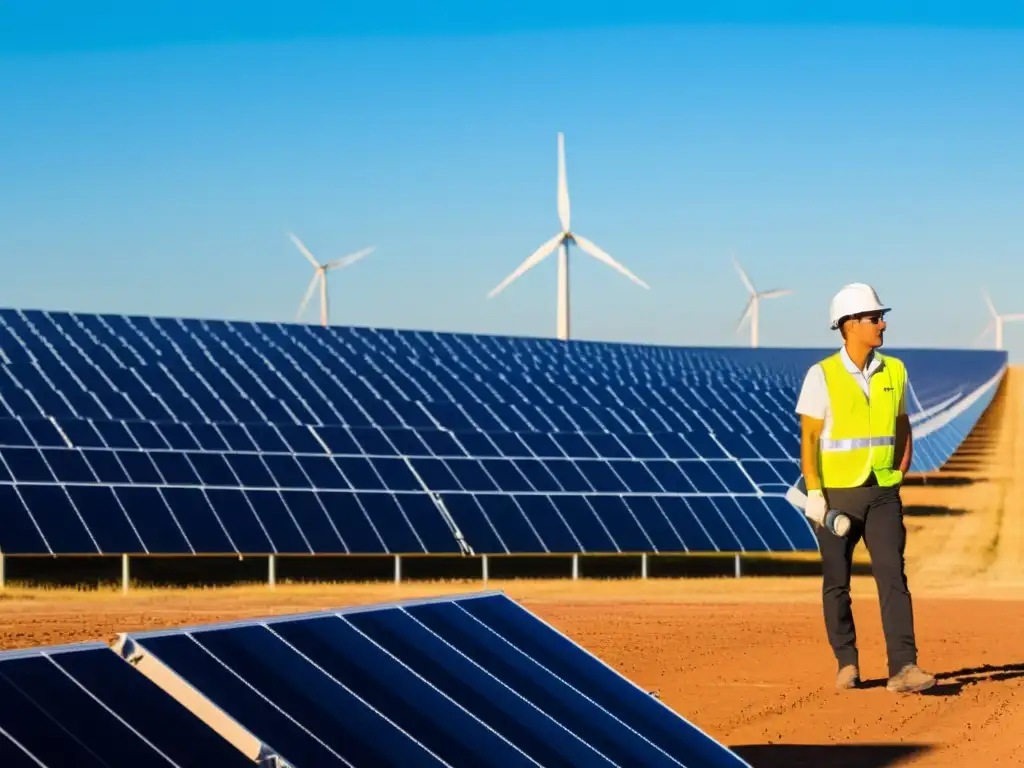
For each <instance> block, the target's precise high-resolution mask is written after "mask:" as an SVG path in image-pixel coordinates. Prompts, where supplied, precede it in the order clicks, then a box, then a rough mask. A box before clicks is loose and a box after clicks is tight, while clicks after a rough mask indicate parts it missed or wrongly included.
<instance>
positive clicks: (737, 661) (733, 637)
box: [0, 370, 1024, 768]
mask: <svg viewBox="0 0 1024 768" xmlns="http://www.w3.org/2000/svg"><path fill="white" fill-rule="evenodd" d="M1022 395H1024V372H1022V371H1020V370H1012V371H1011V372H1010V375H1009V377H1008V380H1007V383H1006V386H1005V387H1004V389H1003V392H1002V394H1001V395H1000V397H999V398H998V400H997V402H996V404H995V405H994V406H993V409H991V410H990V412H989V414H988V415H987V416H986V418H985V419H983V421H982V423H981V424H980V425H979V427H978V429H977V430H976V431H975V433H974V435H972V437H971V438H970V439H969V440H968V442H967V443H965V445H964V447H963V448H962V450H961V451H960V452H959V453H958V455H957V456H956V457H954V460H953V461H952V462H951V463H950V467H949V471H948V472H945V473H943V475H942V476H941V477H934V478H930V479H929V482H928V484H926V485H923V486H917V485H908V486H907V487H905V488H904V490H903V499H904V504H905V505H906V523H907V527H908V530H909V543H908V551H907V569H908V575H909V579H910V585H911V589H912V591H913V594H914V609H915V614H916V624H917V633H918V646H919V649H920V662H921V664H922V666H924V667H925V668H926V669H929V670H931V671H933V672H934V673H936V674H937V675H938V677H939V685H938V686H936V688H935V689H933V691H931V692H929V693H928V694H925V695H917V696H896V695H893V694H890V693H889V692H887V691H886V690H885V680H884V678H885V672H886V669H885V654H884V650H885V649H884V643H883V639H882V632H881V623H880V618H879V611H878V604H877V601H876V599H875V592H874V585H873V582H872V580H871V578H870V576H867V577H858V578H856V579H855V581H854V587H853V591H854V603H855V605H854V610H855V616H856V619H857V622H858V623H857V629H858V635H859V642H860V645H861V661H862V665H863V669H862V674H863V675H864V676H865V678H866V679H867V680H868V681H869V684H868V686H867V687H866V688H864V689H861V690H856V691H836V690H835V689H834V688H833V677H834V672H835V666H834V662H833V659H832V656H831V653H830V651H829V649H828V646H827V644H826V639H825V631H824V627H823V624H822V619H821V607H820V592H819V589H820V584H819V581H818V579H816V578H789V579H782V578H756V577H755V578H745V579H739V580H736V579H690V580H675V579H672V580H668V579H664V580H663V579H651V580H648V581H646V582H645V581H639V580H630V581H626V580H622V581H587V580H585V579H584V580H581V581H578V582H572V581H545V582H542V581H508V582H498V581H492V582H491V583H490V584H489V585H488V587H489V588H491V589H503V590H504V591H505V592H506V593H507V594H508V595H510V596H511V597H513V598H515V599H517V600H520V601H521V602H522V603H523V604H524V605H525V606H527V607H528V608H530V609H531V610H532V611H534V612H535V613H536V614H537V615H539V616H541V617H542V618H544V619H546V620H548V621H550V622H551V623H552V624H553V625H554V626H556V627H557V628H559V629H561V630H562V631H563V632H565V633H566V634H567V635H569V636H570V637H572V638H573V639H574V640H576V641H577V642H579V643H580V644H582V645H583V646H585V647H586V648H588V649H590V650H591V651H593V652H594V653H596V654H597V655H598V656H599V657H601V658H602V659H604V660H605V661H606V662H607V663H609V664H610V665H612V666H613V667H615V668H616V669H618V670H619V671H621V672H622V673H624V674H625V675H627V676H628V677H630V678H631V679H632V680H634V681H635V682H637V683H638V684H639V685H641V686H643V687H644V688H646V689H648V690H653V691H656V692H657V693H658V695H659V696H660V697H661V699H662V700H663V701H664V702H665V703H666V704H667V705H668V706H670V707H672V708H673V709H674V710H676V711H677V712H678V713H680V714H681V715H682V716H684V717H685V718H687V719H688V720H690V721H691V722H693V723H695V724H696V725H698V726H700V727H701V728H703V729H704V730H705V731H707V732H708V733H709V734H710V735H711V736H713V737H714V738H716V739H718V740H720V741H722V742H723V743H725V744H728V745H729V746H731V747H733V748H735V749H736V750H737V751H738V752H739V753H740V754H741V755H742V756H743V757H745V758H746V759H747V760H748V761H749V762H750V763H752V764H753V765H755V766H804V765H807V766H811V765H814V766H821V765H830V766H865V767H867V766H870V767H872V768H877V767H880V766H896V765H900V766H904V765H906V766H915V767H917V766H921V767H922V768H923V767H924V766H957V765H978V766H980V765H1024V526H1022V525H1021V515H1022V510H1024V498H1022V497H1024V483H1021V482H1018V480H1017V478H1018V477H1022V473H1021V471H1020V469H1021V464H1022V462H1024V430H1022V429H1021V428H1020V427H1021V417H1022V413H1021V399H1022ZM862 554H864V553H863V552H862ZM481 588H482V585H481V584H480V582H472V581H467V582H450V583H444V584H442V583H426V584H425V583H420V584H416V583H407V584H403V585H398V586H396V585H391V584H388V585H378V584H367V585H334V586H330V585H326V586H294V587H291V586H278V588H277V589H276V590H274V591H270V590H268V589H267V588H255V587H240V588H224V589H216V590H189V591H156V590H139V591H136V592H133V593H130V594H128V595H121V594H119V593H116V592H109V593H107V592H73V591H70V590H53V591H41V590H36V591H24V590H18V589H8V590H7V591H6V592H3V593H0V647H3V648H23V647H27V646H31V645H40V644H56V643H67V642H77V641H83V640H112V639H113V637H114V635H115V633H117V632H119V631H129V630H139V629H152V628H157V627H169V626H182V625H190V624H198V623H205V622H209V621H214V620H220V619H228V618H244V617H255V616H267V615H273V614H278V613H291V612H297V611H304V610H313V609H317V608H330V607H340V606H344V605H352V604H357V603H368V602H377V601H383V600H393V599H401V598H409V597H417V596H424V595H434V594H444V593H461V592H471V591H475V590H477V589H481Z"/></svg>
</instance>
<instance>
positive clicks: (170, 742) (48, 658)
mask: <svg viewBox="0 0 1024 768" xmlns="http://www.w3.org/2000/svg"><path fill="white" fill-rule="evenodd" d="M0 755H2V757H3V763H4V765H5V766H6V765H19V766H20V765H25V766H35V767H36V768H38V766H54V767H56V766H68V765H74V766H76V768H78V767H79V766H81V768H90V767H91V766H96V767H97V768H99V767H100V766H103V768H116V767H117V766H141V765H145V766H196V768H198V767H199V766H208V765H217V766H246V765H248V766H252V765H253V761H252V760H250V759H249V758H248V757H246V755H245V754H243V753H242V752H241V751H239V750H238V749H236V748H235V747H234V746H232V745H231V744H230V743H229V742H228V741H226V740H225V739H224V738H223V737H222V736H220V735H219V734H218V733H217V732H215V731H213V730H212V729H210V728H209V727H208V726H207V725H205V724H204V723H203V722H202V721H201V720H200V719H199V718H197V717H196V716H195V715H194V714H192V713H191V712H189V711H188V710H187V709H186V708H185V707H183V706H182V705H180V704H179V703H178V702H176V701H175V700H174V699H172V698H171V697H170V696H168V695H167V694H166V693H164V691H162V690H161V689H160V688H159V687H158V686H157V685H155V684H154V683H153V682H152V681H150V680H148V679H147V678H146V677H144V676H143V675H140V674H139V673H138V672H137V671H136V670H134V669H133V668H132V667H131V666H130V665H129V664H127V663H125V661H123V660H122V659H121V658H119V657H118V655H117V654H116V653H113V652H112V651H111V649H110V648H109V647H107V646H106V645H103V644H102V643H83V644H81V645H73V646H60V647H52V648H35V649H30V650H24V651H8V652H4V653H0Z"/></svg>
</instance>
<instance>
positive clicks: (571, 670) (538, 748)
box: [0, 593, 749, 768]
mask: <svg viewBox="0 0 1024 768" xmlns="http://www.w3.org/2000/svg"><path fill="white" fill-rule="evenodd" d="M0 754H2V755H3V762H4V764H5V765H10V766H19V768H20V766H44V767H46V768H50V767H54V768H56V767H57V766H71V765H73V766H75V767H76V768H100V767H101V766H102V768H121V766H124V767H125V768H127V767H128V766H132V768H135V767H136V766H161V765H167V766H197V767H198V766H224V767H225V768H226V767H227V766H236V765H237V766H242V765H253V764H257V763H258V764H260V765H264V766H269V765H270V764H271V762H275V764H276V765H278V766H282V768H285V767H298V766H332V765H338V766H356V767H357V768H362V766H374V768H376V767H378V766H394V768H398V767H399V766H402V767H403V768H404V767H405V766H424V768H427V767H429V766H435V765H437V766H441V765H445V766H453V767H458V768H461V767H462V766H466V767H467V768H469V767H470V766H472V768H478V767H480V766H502V767H503V768H504V767H505V766H566V768H568V767H570V766H580V767H581V768H582V767H584V766H586V767H588V768H589V766H623V767H624V768H627V767H628V768H632V766H640V765H643V766H650V767H651V768H661V767H663V766H664V767H666V768H667V767H668V766H672V767H673V768H678V767H679V766H707V767H708V768H738V767H739V766H747V763H746V762H744V761H743V760H742V759H741V758H739V757H738V756H737V755H736V754H735V753H733V752H732V751H730V750H728V749H727V748H725V747H723V746H721V745H720V744H718V743H717V742H715V741H714V740H713V739H711V738H710V737H709V736H707V734H705V733H704V732H702V731H701V730H700V729H698V728H697V727H695V726H694V725H693V724H691V723H690V722H688V721H687V720H685V719H684V718H683V717H681V716H679V715H678V714H676V713H675V712H673V711H672V710H670V709H669V708H668V707H666V706H664V705H663V704H662V703H660V702H659V701H658V700H657V699H655V698H654V697H652V696H650V695H649V694H647V693H645V692H644V691H643V690H642V689H640V688H639V687H637V686H636V685H635V684H634V683H632V682H631V681H629V680H628V679H626V678H625V677H623V676H622V675H620V674H619V673H617V672H615V671H614V670H613V669H612V668H611V667H609V666H608V665H606V664H605V663H603V662H602V661H600V660H599V659H598V658H596V657H595V656H593V655H591V654H590V653H588V652H587V651H585V650H584V649H583V648H581V647H580V646H578V645H576V644H575V643H573V642H572V641H571V640H569V639H568V638H567V637H565V636H564V635H563V634H561V633H559V632H558V631H556V630H555V629H553V628H552V627H550V626H549V625H547V624H546V623H544V622H542V621H541V620H539V619H538V618H537V617H536V616H534V615H533V614H531V613H530V612H528V611H526V610H525V609H523V608H522V607H520V606H519V605H517V604H516V603H514V602H513V601H511V600H509V599H508V598H507V597H505V596H504V595H501V594H494V593H481V594H477V595H469V596H463V597H458V598H448V599H438V600H425V601H409V602H406V603H402V604H396V605H391V606H366V607H360V608H352V609H347V610H341V611H333V612H321V613H316V614H307V615H300V616H284V617H275V618H273V619H265V620H259V621H245V622H238V623H235V624H230V625H211V626H209V627H197V628H193V629H180V630H171V631H166V632H150V633H128V634H124V635H121V636H120V638H119V640H118V642H117V643H116V644H115V646H114V648H113V649H111V648H108V647H106V646H103V645H101V644H99V643H94V644H87V645H83V646H80V647H73V646H72V647H65V648H59V649H36V650H30V651H17V652H13V653H11V652H9V653H5V654H0ZM748 768H749V767H748Z"/></svg>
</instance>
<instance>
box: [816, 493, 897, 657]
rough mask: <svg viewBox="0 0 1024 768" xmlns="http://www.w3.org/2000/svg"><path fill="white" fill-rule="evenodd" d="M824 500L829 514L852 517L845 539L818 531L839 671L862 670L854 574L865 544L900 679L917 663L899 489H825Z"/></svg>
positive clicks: (889, 651)
mask: <svg viewBox="0 0 1024 768" xmlns="http://www.w3.org/2000/svg"><path fill="white" fill-rule="evenodd" d="M825 499H826V500H827V502H828V506H829V508H830V509H838V510H840V511H842V512H845V513H846V514H847V515H848V516H849V517H850V530H849V531H847V534H846V536H845V537H844V536H836V535H835V534H834V533H832V532H831V531H829V530H828V529H827V528H825V527H824V526H822V525H815V526H814V529H815V535H816V536H817V537H818V545H819V547H820V549H821V560H822V575H823V579H822V588H821V597H822V607H823V608H824V613H825V629H826V630H827V632H828V642H829V644H830V645H831V646H832V652H833V653H834V654H835V656H836V660H837V661H838V662H839V666H840V667H843V666H845V665H847V664H858V654H857V630H856V628H855V627H854V623H853V610H852V607H851V603H850V571H851V567H852V565H853V550H854V548H855V547H856V546H857V543H858V542H859V541H860V540H861V538H863V539H864V543H865V544H866V545H867V548H868V552H870V554H871V571H872V574H873V575H874V577H875V584H876V585H877V587H878V599H879V603H880V604H881V610H882V629H883V630H884V632H885V648H886V652H887V654H888V657H889V675H890V676H892V675H895V674H896V673H897V672H899V671H900V669H902V668H903V666H904V665H906V664H916V663H917V646H916V644H915V639H914V610H913V606H912V604H911V598H910V589H909V588H908V586H907V576H906V572H905V569H904V560H903V552H904V549H905V546H906V541H907V530H906V528H904V526H903V503H902V501H901V500H900V492H899V486H896V487H893V488H882V487H879V486H877V485H871V486H864V487H860V488H832V489H829V488H826V489H825Z"/></svg>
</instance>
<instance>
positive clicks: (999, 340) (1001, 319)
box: [978, 289, 1024, 349]
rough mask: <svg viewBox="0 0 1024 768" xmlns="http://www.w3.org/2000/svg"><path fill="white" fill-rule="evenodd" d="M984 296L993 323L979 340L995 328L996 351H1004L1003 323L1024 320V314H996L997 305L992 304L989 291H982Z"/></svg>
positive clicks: (986, 328) (986, 327)
mask: <svg viewBox="0 0 1024 768" xmlns="http://www.w3.org/2000/svg"><path fill="white" fill-rule="evenodd" d="M982 294H983V295H984V297H985V303H986V304H987V305H988V311H989V312H991V313H992V321H991V322H990V323H989V324H988V325H986V326H985V330H983V331H982V332H981V333H980V334H979V335H978V338H981V337H982V336H984V335H985V334H986V333H988V331H989V329H990V328H992V327H995V329H996V349H1002V348H1003V323H1012V322H1014V321H1015V320H1024V314H1022V313H1017V314H1014V315H1000V314H999V313H998V312H996V305H995V304H993V303H992V299H991V297H990V296H989V295H988V291H987V290H984V289H982Z"/></svg>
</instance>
